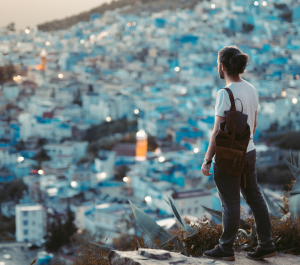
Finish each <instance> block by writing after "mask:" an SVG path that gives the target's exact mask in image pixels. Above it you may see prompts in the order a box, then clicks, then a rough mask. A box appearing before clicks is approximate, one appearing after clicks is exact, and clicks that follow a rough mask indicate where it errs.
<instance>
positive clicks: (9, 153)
mask: <svg viewBox="0 0 300 265" xmlns="http://www.w3.org/2000/svg"><path fill="white" fill-rule="evenodd" d="M18 157H19V153H18V152H15V151H14V150H13V149H12V148H11V147H0V167H2V166H5V165H9V164H16V163H17V162H18Z"/></svg>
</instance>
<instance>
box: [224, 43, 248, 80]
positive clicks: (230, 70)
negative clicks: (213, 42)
mask: <svg viewBox="0 0 300 265" xmlns="http://www.w3.org/2000/svg"><path fill="white" fill-rule="evenodd" d="M249 61H250V58H249V56H248V54H245V53H243V52H242V51H241V50H240V49H239V48H238V47H235V46H226V47H224V48H222V49H221V50H220V51H219V62H220V63H222V64H223V65H224V66H225V67H226V70H227V74H228V75H238V74H242V73H244V71H245V69H246V66H247V65H248V63H249Z"/></svg>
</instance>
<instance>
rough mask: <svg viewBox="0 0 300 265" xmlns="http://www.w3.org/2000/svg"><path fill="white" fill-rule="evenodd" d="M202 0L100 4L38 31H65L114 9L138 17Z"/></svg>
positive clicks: (128, 0) (134, 0) (131, 0)
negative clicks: (124, 8) (123, 9)
mask: <svg viewBox="0 0 300 265" xmlns="http://www.w3.org/2000/svg"><path fill="white" fill-rule="evenodd" d="M201 1H202V0H200V1H199V0H119V1H112V2H111V3H110V4H106V3H104V4H102V5H101V6H98V7H95V8H93V9H91V10H90V11H86V12H82V13H80V14H78V15H74V16H71V17H67V18H65V19H60V20H54V21H50V22H46V23H43V24H39V25H38V29H39V30H42V31H53V30H59V29H67V28H69V27H71V26H73V25H75V24H77V23H78V22H80V21H89V20H90V17H91V15H92V14H95V13H99V14H103V13H105V11H108V10H114V9H116V8H123V7H126V6H128V8H127V9H126V10H125V11H123V13H125V14H136V15H139V14H141V12H143V11H146V12H149V13H152V12H159V11H162V10H166V9H169V10H174V9H177V8H181V9H185V8H187V9H190V8H193V7H194V6H195V5H196V4H197V3H198V2H201Z"/></svg>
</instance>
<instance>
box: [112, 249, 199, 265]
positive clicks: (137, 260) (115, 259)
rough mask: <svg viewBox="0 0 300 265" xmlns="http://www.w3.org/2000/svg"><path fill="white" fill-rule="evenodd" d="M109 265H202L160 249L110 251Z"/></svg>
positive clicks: (196, 261)
mask: <svg viewBox="0 0 300 265" xmlns="http://www.w3.org/2000/svg"><path fill="white" fill-rule="evenodd" d="M108 259H109V264H110V265H177V264H179V265H181V264H182V265H183V264H186V265H196V264H198V265H199V264H203V263H202V262H201V261H200V260H199V259H196V258H188V257H185V256H183V255H181V254H180V253H175V252H169V251H166V250H160V249H143V248H141V249H139V250H138V251H132V252H124V251H115V250H113V251H111V252H110V253H109V255H108Z"/></svg>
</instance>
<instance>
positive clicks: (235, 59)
mask: <svg viewBox="0 0 300 265" xmlns="http://www.w3.org/2000/svg"><path fill="white" fill-rule="evenodd" d="M248 61H249V57H248V55H247V54H244V53H238V54H235V55H233V56H232V57H231V59H230V61H229V66H230V68H232V69H234V70H235V72H237V73H239V74H241V73H243V72H244V71H245V68H246V66H247V64H248Z"/></svg>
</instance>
